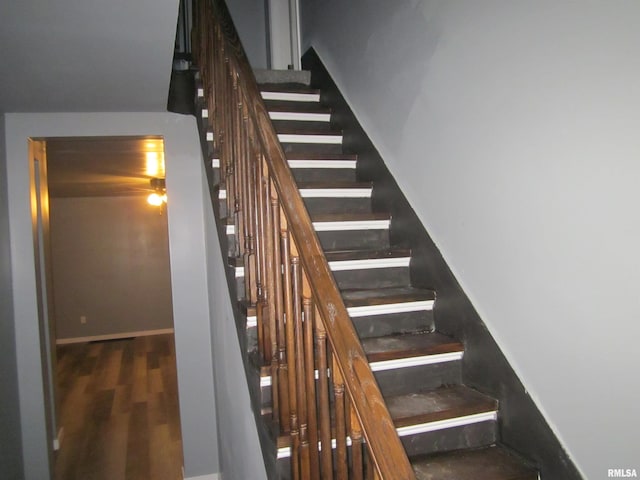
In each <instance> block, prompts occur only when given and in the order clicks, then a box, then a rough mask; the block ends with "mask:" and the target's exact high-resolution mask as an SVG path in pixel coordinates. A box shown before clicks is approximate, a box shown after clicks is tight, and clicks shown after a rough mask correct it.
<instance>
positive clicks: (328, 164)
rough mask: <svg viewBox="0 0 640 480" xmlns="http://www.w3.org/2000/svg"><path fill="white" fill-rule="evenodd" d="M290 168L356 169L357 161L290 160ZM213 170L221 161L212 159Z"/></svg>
mask: <svg viewBox="0 0 640 480" xmlns="http://www.w3.org/2000/svg"><path fill="white" fill-rule="evenodd" d="M288 163H289V168H295V169H333V168H336V169H352V170H355V169H356V161H355V160H320V159H319V160H293V159H292V160H288ZM211 168H220V159H219V158H212V159H211Z"/></svg>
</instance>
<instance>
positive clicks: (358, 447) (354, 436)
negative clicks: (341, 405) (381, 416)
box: [347, 396, 364, 480]
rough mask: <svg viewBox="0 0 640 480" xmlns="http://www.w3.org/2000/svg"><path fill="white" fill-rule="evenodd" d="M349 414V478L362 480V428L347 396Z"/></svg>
mask: <svg viewBox="0 0 640 480" xmlns="http://www.w3.org/2000/svg"><path fill="white" fill-rule="evenodd" d="M347 404H348V405H349V406H348V409H347V411H348V412H349V437H351V478H353V479H354V480H362V474H363V471H364V463H363V461H362V427H361V426H360V421H359V420H358V416H357V415H356V412H355V410H354V409H353V405H352V404H351V401H350V400H349V397H348V396H347Z"/></svg>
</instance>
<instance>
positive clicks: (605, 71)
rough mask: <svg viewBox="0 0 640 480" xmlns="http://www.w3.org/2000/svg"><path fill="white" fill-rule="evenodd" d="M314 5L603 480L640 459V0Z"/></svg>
mask: <svg viewBox="0 0 640 480" xmlns="http://www.w3.org/2000/svg"><path fill="white" fill-rule="evenodd" d="M302 4H303V5H302V6H303V9H302V15H303V19H302V22H303V35H304V38H303V40H304V41H303V44H304V45H305V48H306V47H308V46H311V45H312V46H314V47H315V48H316V50H317V52H318V53H319V55H320V57H321V58H322V59H323V61H324V62H325V64H326V66H327V68H328V69H329V71H330V72H331V73H332V75H333V76H334V79H335V81H336V83H337V84H338V86H339V87H340V88H341V89H342V91H343V93H344V95H345V97H346V98H347V100H348V102H349V103H350V105H351V107H352V108H353V110H354V111H355V112H356V114H357V115H358V117H359V120H360V122H361V123H362V124H363V126H364V127H365V129H366V130H367V132H368V133H369V135H370V136H371V138H372V139H373V141H374V142H375V143H376V146H377V147H378V149H379V150H380V152H381V154H382V155H383V157H384V158H385V160H386V162H387V164H388V165H389V167H390V169H391V171H392V172H393V174H394V175H395V176H396V179H397V180H398V183H399V184H400V185H401V186H402V188H403V190H404V192H405V194H406V195H407V197H408V198H409V201H410V202H411V203H412V205H413V206H414V208H415V210H416V212H417V213H418V215H419V216H420V218H421V219H422V221H423V223H424V224H425V226H426V227H427V230H428V231H429V232H430V234H431V235H432V237H433V238H434V240H435V241H436V243H437V245H438V247H439V248H440V249H441V251H442V253H443V255H444V257H445V258H446V260H447V261H448V263H449V265H450V266H451V268H452V270H453V271H454V273H455V274H456V276H457V278H458V279H459V281H460V283H461V284H462V286H463V288H464V289H465V291H466V292H467V294H468V295H469V297H470V298H471V300H472V301H473V303H474V305H475V307H476V309H477V310H478V312H479V313H480V315H481V316H482V318H483V320H484V321H485V323H486V324H487V326H488V327H489V329H490V331H491V333H492V334H493V336H494V337H495V338H496V340H497V342H498V344H499V345H500V347H501V348H502V349H503V351H504V352H505V354H506V356H507V358H508V359H509V360H510V362H511V364H512V365H513V367H514V368H515V370H516V372H517V373H518V374H519V376H520V378H521V379H522V381H523V382H524V384H525V386H526V387H527V389H528V391H529V392H530V394H531V395H532V397H533V398H534V399H536V402H537V403H538V405H539V407H540V408H541V410H542V412H543V413H544V414H545V416H546V418H547V420H548V421H549V422H550V424H551V426H552V428H553V429H554V430H555V431H556V432H557V434H558V435H559V438H560V440H561V441H562V442H563V444H564V445H565V446H566V448H567V449H568V451H569V453H570V455H571V456H572V457H573V459H574V460H575V461H576V463H577V465H578V466H579V468H580V469H581V470H582V472H583V473H584V475H585V478H593V479H597V478H604V477H606V475H607V469H609V468H623V467H624V468H640V464H639V463H638V441H637V432H638V431H639V430H640V416H639V415H637V405H638V402H639V401H640V383H638V382H637V381H636V380H635V379H636V378H637V372H636V370H637V365H639V364H640V353H639V350H638V348H637V338H638V336H640V322H638V318H640V301H639V300H638V299H639V298H640V297H639V296H638V292H637V290H638V285H640V253H639V250H638V245H640V222H638V221H637V219H638V205H640V189H639V188H638V181H637V180H638V178H639V177H640V162H638V158H640V140H639V139H640V137H639V136H638V131H640V116H639V115H638V112H640V89H639V88H638V85H640V60H639V59H640V55H638V46H639V45H640V29H638V28H637V19H638V18H640V3H639V2H637V1H631V0H626V1H623V0H620V1H618V2H604V1H600V2H572V1H568V0H562V1H559V0H543V1H539V2H512V1H506V0H501V1H498V0H487V1H484V2H477V1H474V0H455V1H450V2H442V1H436V0H433V1H427V0H424V1H415V0H414V1H409V0H402V1H396V2H384V1H382V2H370V1H364V0H354V1H352V2H341V1H337V0H328V1H325V2H315V1H312V0H303V2H302Z"/></svg>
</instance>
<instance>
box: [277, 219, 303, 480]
mask: <svg viewBox="0 0 640 480" xmlns="http://www.w3.org/2000/svg"><path fill="white" fill-rule="evenodd" d="M281 236H282V258H283V270H284V274H283V285H282V287H283V292H284V310H285V329H286V345H287V347H286V348H287V351H286V354H287V376H288V382H289V391H288V396H289V428H290V431H289V436H290V438H291V456H290V460H291V478H292V479H293V480H297V479H299V478H300V458H299V454H300V430H299V426H298V404H297V395H296V358H295V350H296V346H295V331H294V326H295V322H294V317H293V315H294V314H293V295H292V293H293V291H292V288H293V287H292V280H291V252H290V248H291V244H290V241H289V232H288V230H283V231H282V233H281Z"/></svg>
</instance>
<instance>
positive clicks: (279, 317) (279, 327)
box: [271, 185, 289, 432]
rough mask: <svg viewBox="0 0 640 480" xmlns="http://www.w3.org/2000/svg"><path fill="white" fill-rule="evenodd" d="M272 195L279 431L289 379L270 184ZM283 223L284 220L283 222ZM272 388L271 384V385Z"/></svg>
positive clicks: (276, 210) (285, 418) (285, 420)
mask: <svg viewBox="0 0 640 480" xmlns="http://www.w3.org/2000/svg"><path fill="white" fill-rule="evenodd" d="M272 192H274V193H273V195H274V196H273V197H272V198H271V213H272V215H273V222H272V228H273V237H274V240H275V241H274V244H273V247H274V249H273V252H274V255H273V256H274V260H275V261H276V262H277V263H276V266H275V268H276V272H275V292H274V297H275V298H274V302H273V303H275V308H276V341H277V343H278V348H277V356H278V375H277V388H278V393H277V395H278V405H279V408H280V412H279V417H278V419H279V422H280V431H281V432H288V431H289V395H288V388H289V380H288V377H287V354H286V331H285V326H284V303H283V302H284V293H283V291H282V289H283V287H282V281H283V273H284V271H283V260H282V253H281V249H280V229H281V225H280V203H279V202H278V198H277V196H276V193H275V189H274V188H273V185H272ZM283 223H284V222H283ZM272 388H273V386H272Z"/></svg>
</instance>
